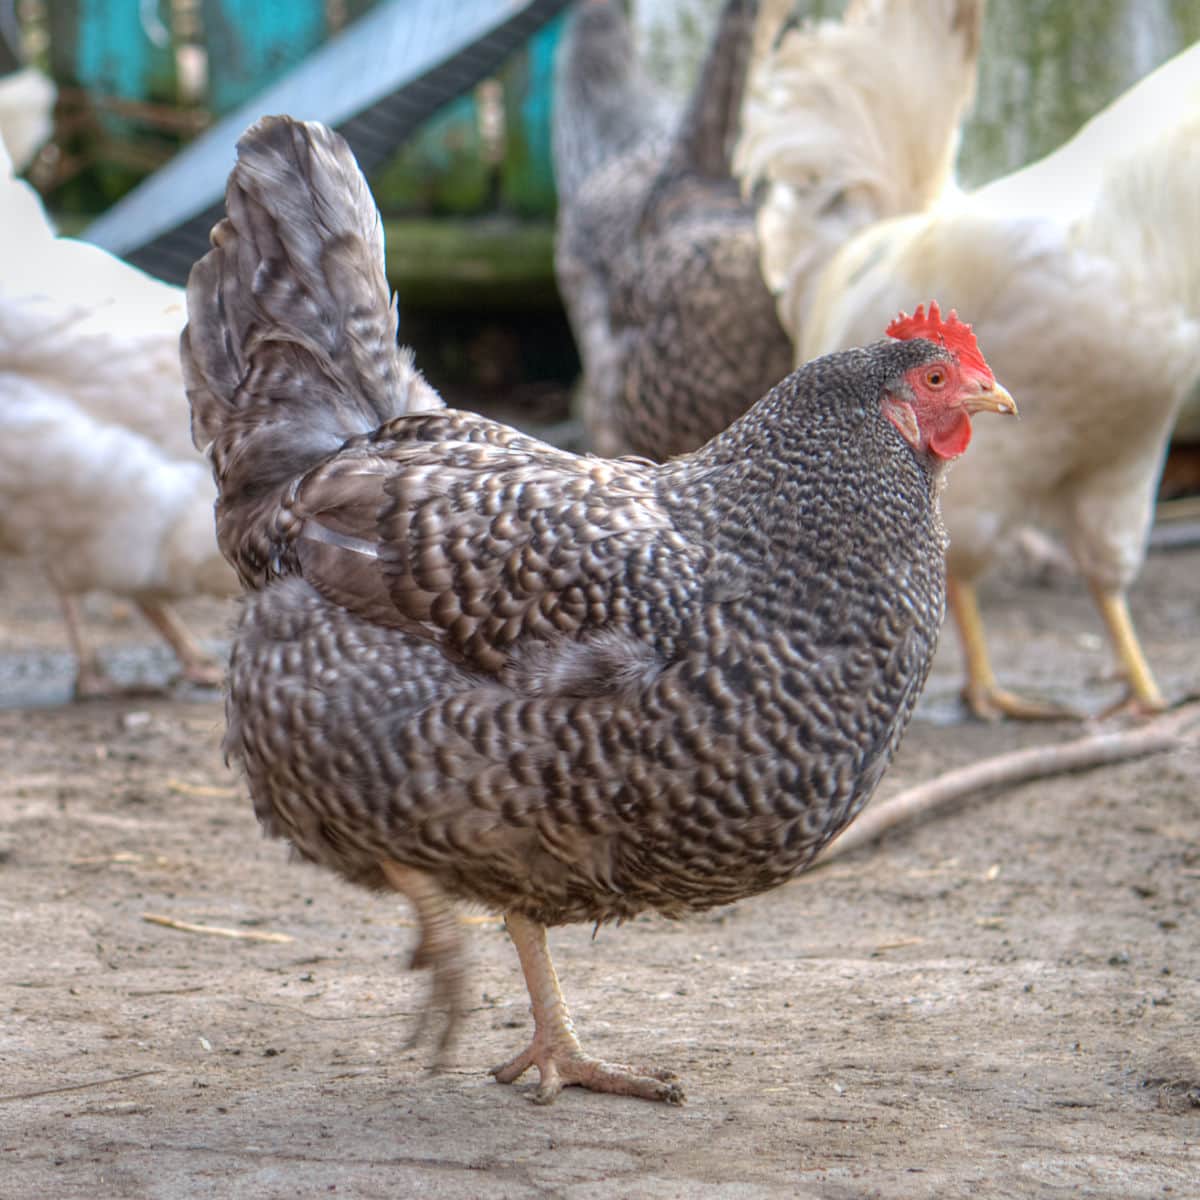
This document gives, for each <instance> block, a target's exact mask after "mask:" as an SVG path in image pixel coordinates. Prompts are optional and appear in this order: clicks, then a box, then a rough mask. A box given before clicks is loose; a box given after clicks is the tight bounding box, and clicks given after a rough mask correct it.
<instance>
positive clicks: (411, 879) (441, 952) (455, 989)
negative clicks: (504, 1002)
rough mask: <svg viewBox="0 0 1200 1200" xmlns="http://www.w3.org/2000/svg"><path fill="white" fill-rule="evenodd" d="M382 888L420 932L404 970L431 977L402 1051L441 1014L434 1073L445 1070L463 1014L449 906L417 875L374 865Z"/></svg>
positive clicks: (460, 954)
mask: <svg viewBox="0 0 1200 1200" xmlns="http://www.w3.org/2000/svg"><path fill="white" fill-rule="evenodd" d="M379 866H380V869H381V870H382V871H383V874H384V877H385V878H386V879H387V881H388V883H389V884H390V885H391V886H392V887H393V888H395V889H396V891H398V892H399V893H400V894H401V895H403V896H404V897H405V898H406V899H407V900H408V902H409V903H410V904H411V905H412V906H413V908H414V909H415V911H416V914H417V921H418V922H419V924H420V927H421V940H420V941H419V942H418V943H417V947H416V949H415V950H414V951H413V956H412V959H411V960H410V962H409V967H410V968H411V969H412V970H414V971H418V970H423V969H426V968H428V969H429V970H431V971H432V972H433V984H432V987H431V988H430V992H429V999H428V1001H427V1002H426V1004H425V1007H424V1008H423V1009H422V1010H421V1014H420V1016H419V1017H418V1018H417V1023H416V1026H415V1027H414V1029H413V1031H412V1034H411V1035H410V1036H409V1038H408V1041H407V1043H406V1046H407V1047H409V1048H411V1047H413V1046H415V1045H417V1044H418V1043H419V1042H420V1041H421V1039H422V1038H423V1037H424V1035H425V1031H426V1029H427V1028H428V1027H429V1022H430V1016H431V1014H432V1013H435V1012H443V1013H445V1024H444V1025H443V1026H442V1030H441V1033H440V1035H439V1036H438V1039H437V1044H436V1047H435V1055H434V1063H433V1066H434V1069H435V1070H437V1069H440V1068H441V1067H442V1066H444V1065H445V1063H446V1060H447V1058H448V1057H449V1054H450V1051H451V1049H452V1048H453V1045H454V1039H455V1037H456V1035H457V1033H458V1026H459V1023H460V1022H461V1020H462V1014H463V989H464V986H465V981H466V956H465V951H464V949H463V944H462V934H461V932H460V930H459V925H458V918H457V916H456V915H455V912H454V906H453V905H452V904H451V902H450V900H449V899H448V898H447V896H446V895H445V893H444V892H443V891H442V890H441V888H439V887H438V885H437V884H436V883H435V882H434V881H433V880H432V879H431V878H430V877H429V876H428V875H426V874H425V873H424V872H423V871H416V870H414V869H413V868H411V867H405V866H402V865H401V864H400V863H397V862H392V861H390V860H385V861H383V862H381V863H380V864H379Z"/></svg>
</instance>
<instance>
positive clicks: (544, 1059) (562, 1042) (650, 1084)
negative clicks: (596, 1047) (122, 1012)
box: [491, 913, 684, 1104]
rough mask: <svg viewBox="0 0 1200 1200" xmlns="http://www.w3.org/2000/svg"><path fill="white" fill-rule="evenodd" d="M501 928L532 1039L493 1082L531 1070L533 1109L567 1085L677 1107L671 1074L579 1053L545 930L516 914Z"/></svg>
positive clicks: (679, 1094) (678, 1090)
mask: <svg viewBox="0 0 1200 1200" xmlns="http://www.w3.org/2000/svg"><path fill="white" fill-rule="evenodd" d="M505 924H506V925H507V926H508V933H509V936H510V937H511V938H512V940H513V945H514V946H516V948H517V955H518V956H519V958H520V960H521V969H522V971H523V972H524V974H525V983H526V985H527V986H528V988H529V998H530V1001H531V1003H532V1006H533V1022H534V1035H533V1040H532V1041H531V1042H530V1043H529V1045H528V1046H527V1047H526V1048H525V1049H524V1050H523V1051H521V1053H520V1054H518V1055H516V1057H515V1058H511V1059H509V1061H508V1062H506V1063H502V1064H501V1065H500V1066H498V1067H493V1068H492V1071H491V1073H492V1075H494V1076H495V1078H496V1081H497V1082H498V1083H512V1082H514V1081H515V1080H516V1079H519V1078H520V1077H521V1076H522V1075H523V1074H524V1073H525V1072H526V1071H527V1070H528V1069H529V1068H530V1067H537V1069H538V1074H539V1076H540V1080H539V1083H538V1088H537V1090H536V1091H535V1092H534V1093H533V1097H532V1098H533V1100H534V1102H535V1103H536V1104H552V1103H553V1102H554V1101H555V1099H557V1097H558V1094H559V1092H561V1091H562V1089H563V1088H564V1087H570V1086H577V1087H584V1088H588V1089H589V1090H590V1091H593V1092H611V1093H613V1094H615V1095H618V1096H636V1097H638V1098H640V1099H642V1100H661V1101H663V1102H664V1103H666V1104H682V1103H683V1101H684V1094H683V1088H682V1087H681V1086H680V1085H679V1084H678V1083H677V1082H676V1081H675V1080H676V1076H675V1075H674V1074H673V1073H672V1072H670V1071H664V1070H659V1069H656V1068H653V1067H628V1066H622V1065H620V1064H617V1063H609V1062H604V1061H602V1060H601V1059H598V1058H593V1057H591V1055H588V1054H585V1053H584V1052H583V1048H582V1047H581V1046H580V1044H579V1039H578V1038H577V1037H576V1036H575V1029H574V1026H573V1025H572V1023H571V1015H570V1013H569V1012H568V1011H567V1005H566V1001H565V1000H564V999H563V994H562V989H561V987H560V986H559V982H558V975H557V974H556V972H555V970H554V964H553V962H551V960H550V948H549V946H548V945H547V943H546V929H545V926H543V925H540V924H538V923H537V922H536V921H531V920H530V919H529V918H528V917H524V916H521V915H520V914H519V913H509V914H508V915H507V916H506V917H505Z"/></svg>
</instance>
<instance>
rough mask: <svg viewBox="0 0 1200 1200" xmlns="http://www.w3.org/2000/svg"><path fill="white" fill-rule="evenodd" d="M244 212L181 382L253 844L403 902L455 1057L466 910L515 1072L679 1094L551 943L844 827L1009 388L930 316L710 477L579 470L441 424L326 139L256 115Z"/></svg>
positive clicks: (732, 436) (785, 391)
mask: <svg viewBox="0 0 1200 1200" xmlns="http://www.w3.org/2000/svg"><path fill="white" fill-rule="evenodd" d="M226 208H227V213H228V216H227V218H226V219H225V220H223V221H222V222H221V223H220V224H219V225H218V226H217V227H216V229H215V230H214V231H213V244H214V248H213V249H212V250H211V251H210V252H209V253H208V254H207V255H206V256H205V257H204V258H203V259H202V260H201V261H200V262H199V263H197V264H196V266H195V267H194V268H193V270H192V273H191V277H190V280H189V283H188V325H187V328H186V330H185V333H184V336H183V339H182V358H183V363H184V370H185V375H186V379H187V384H188V395H189V398H190V401H191V405H192V422H193V426H192V427H193V436H194V437H195V439H196V442H197V444H198V445H200V446H204V447H207V448H208V450H209V453H210V455H211V459H212V464H213V471H214V475H215V477H216V481H217V486H218V490H219V500H218V503H217V510H216V523H217V536H218V540H219V542H220V545H221V548H222V550H223V551H224V553H225V554H226V556H227V557H228V559H229V561H230V562H231V563H232V564H233V565H234V567H235V568H236V569H237V572H238V575H239V576H240V578H241V580H242V584H243V586H244V588H245V592H246V597H245V602H244V605H243V608H242V614H241V618H240V623H239V626H238V628H237V631H236V634H235V638H234V648H233V653H232V658H231V663H230V669H229V677H228V699H227V717H228V733H227V742H226V744H227V748H228V751H229V752H230V754H231V756H232V757H233V758H235V759H236V760H238V761H239V762H240V764H241V766H242V768H243V770H244V772H245V776H246V779H247V781H248V784H249V788H250V792H251V795H252V797H253V800H254V805H255V810H256V812H257V814H258V817H259V819H260V821H261V822H262V823H263V825H264V827H265V828H266V830H267V831H268V832H269V833H271V834H273V835H275V836H279V837H282V838H285V839H287V840H288V841H289V842H290V843H291V844H292V846H293V847H294V848H295V850H296V851H298V852H299V854H300V855H301V856H302V857H304V858H306V859H308V860H311V861H313V862H316V863H320V864H323V865H324V866H326V867H328V868H330V869H332V870H333V871H335V872H337V873H338V874H339V875H341V876H342V877H344V878H345V879H347V880H350V881H351V882H354V883H357V884H360V885H363V886H365V887H369V888H393V889H395V890H396V891H398V892H400V893H402V894H403V895H404V896H406V897H407V898H408V899H409V900H410V901H411V903H412V904H413V906H414V908H415V910H416V912H417V915H418V918H419V923H420V927H421V932H420V940H419V944H418V947H417V949H416V951H415V954H414V956H413V966H414V967H418V966H419V967H427V968H430V969H431V970H432V973H433V986H432V994H431V997H430V1003H429V1009H428V1010H427V1015H428V1013H429V1012H431V1011H437V1010H444V1011H445V1014H446V1015H445V1020H444V1024H443V1028H442V1031H441V1033H440V1036H439V1038H438V1053H439V1056H440V1057H444V1056H445V1054H446V1053H447V1051H448V1047H449V1046H450V1044H451V1038H452V1036H453V1034H454V1032H455V1030H456V1028H457V1026H458V1025H459V1023H460V1020H461V1017H462V1012H463V989H464V965H463V957H464V956H463V950H462V947H461V944H460V934H459V931H458V924H457V921H456V918H455V916H454V909H453V902H454V901H455V900H468V901H474V902H478V903H481V904H483V905H486V906H488V907H489V908H491V909H494V910H497V911H499V912H502V913H504V915H505V919H506V923H507V927H508V931H509V933H510V935H511V937H512V940H513V942H514V944H515V946H516V949H517V953H518V955H519V957H520V961H521V965H522V968H523V971H524V974H525V979H526V983H527V985H528V988H529V993H530V997H531V1000H532V1006H533V1018H534V1034H533V1039H532V1041H531V1043H530V1044H529V1046H528V1047H527V1048H526V1049H525V1050H524V1051H522V1052H521V1053H520V1054H518V1055H516V1056H515V1057H514V1058H513V1059H511V1060H510V1061H509V1062H507V1063H504V1064H503V1065H501V1066H499V1067H497V1068H495V1070H494V1071H493V1074H494V1075H495V1077H496V1078H497V1079H498V1080H499V1081H501V1082H504V1083H508V1082H511V1081H513V1080H515V1079H517V1078H518V1077H519V1076H520V1075H522V1074H523V1073H524V1072H525V1071H526V1070H527V1068H529V1067H531V1066H536V1067H537V1068H538V1071H539V1074H540V1086H539V1087H538V1088H537V1090H536V1092H535V1093H534V1098H535V1099H537V1100H538V1101H540V1102H543V1103H545V1102H549V1101H551V1100H553V1099H554V1098H555V1096H556V1095H557V1094H558V1093H559V1091H560V1090H561V1089H562V1088H563V1087H564V1086H566V1085H571V1084H573V1085H580V1086H584V1087H587V1088H592V1089H595V1090H599V1091H606V1092H615V1093H620V1094H625V1095H632V1096H640V1097H645V1098H650V1099H657V1100H663V1101H667V1102H673V1103H678V1102H680V1101H681V1100H682V1098H683V1092H682V1089H681V1087H680V1085H679V1084H678V1082H677V1081H676V1080H675V1079H674V1077H673V1076H671V1074H670V1073H669V1072H667V1071H664V1070H660V1069H657V1068H631V1067H627V1066H621V1065H617V1064H613V1063H606V1062H601V1061H599V1060H596V1059H594V1058H592V1057H589V1056H588V1055H586V1054H585V1053H584V1052H583V1050H582V1049H581V1046H580V1043H579V1041H578V1039H577V1038H576V1036H575V1033H574V1032H573V1029H572V1025H571V1021H570V1018H569V1016H568V1013H567V1008H566V1004H565V1002H564V1000H563V998H562V993H561V990H560V988H559V985H558V980H557V977H556V975H555V972H554V968H553V966H552V964H551V961H550V956H549V950H548V946H547V940H546V928H547V926H552V925H558V924H563V923H566V922H574V921H589V922H599V921H610V920H620V919H622V918H627V917H632V916H633V915H634V914H636V913H639V912H642V911H644V910H657V911H658V912H660V913H663V914H666V915H668V916H673V917H678V916H683V915H685V914H687V913H690V912H694V911H697V910H701V909H705V908H709V907H711V906H713V905H718V904H724V903H728V902H730V901H734V900H737V899H739V898H742V897H745V896H749V895H753V894H754V893H757V892H761V891H763V890H764V889H767V888H771V887H774V886H776V885H777V884H780V883H783V882H784V881H785V880H787V879H789V878H791V877H792V876H793V875H795V874H796V873H797V872H798V871H800V870H802V869H803V868H804V867H805V866H806V865H807V864H808V863H809V862H810V861H811V860H812V858H813V856H814V855H815V854H816V853H817V851H818V850H819V849H820V847H821V846H823V845H824V844H825V843H826V842H828V841H829V839H830V838H832V837H833V836H834V834H835V833H836V832H837V831H838V830H839V829H841V828H842V827H843V826H844V825H845V824H846V823H847V822H848V821H850V820H851V819H852V818H853V817H854V815H855V814H856V813H857V812H858V811H859V810H860V809H861V807H862V806H863V804H865V803H866V801H867V799H868V798H869V797H870V795H871V793H872V791H873V790H874V788H875V786H876V784H877V783H878V782H879V779H880V777H881V776H882V774H883V772H884V770H885V769H886V767H887V765H888V762H889V760H890V758H891V756H892V754H893V752H894V751H895V749H896V746H897V744H898V742H899V740H900V737H901V735H902V733H903V731H904V729H905V726H906V724H907V722H908V720H909V717H910V715H911V713H912V710H913V706H914V704H915V702H916V700H917V697H918V694H919V692H920V691H921V688H922V686H923V683H924V681H925V677H926V673H927V671H928V670H929V666H930V661H931V658H932V655H933V651H934V646H935V642H936V639H937V633H938V628H939V624H940V621H941V617H942V612H943V601H944V596H943V571H942V551H943V534H942V528H941V523H940V519H939V516H938V493H939V490H940V487H941V480H942V474H943V468H944V466H945V464H946V463H947V462H948V461H949V460H951V459H953V458H954V457H956V456H957V455H959V454H961V453H962V451H963V450H965V449H966V446H967V442H968V441H969V439H970V435H971V415H972V414H974V413H976V412H979V411H983V410H990V411H996V412H1011V411H1013V410H1014V406H1013V403H1012V400H1011V398H1010V397H1009V396H1008V394H1007V393H1006V392H1005V391H1004V390H1003V388H1001V387H1000V386H999V385H998V384H996V382H995V380H994V379H993V377H992V373H991V371H990V370H989V368H988V366H987V364H986V362H985V361H984V359H983V357H982V355H981V354H980V352H979V350H978V348H977V347H976V345H975V342H974V338H973V336H972V335H971V333H970V330H969V327H967V326H965V325H963V324H962V323H961V322H959V321H957V320H956V319H955V318H954V317H953V315H952V316H951V317H950V318H949V319H947V320H943V319H942V317H941V314H940V313H939V312H938V310H937V309H936V307H931V309H930V311H929V312H925V311H924V309H918V310H917V312H916V313H915V314H914V316H912V317H904V316H903V315H902V316H901V318H898V319H896V320H895V321H894V322H893V324H892V325H891V327H890V329H889V333H890V334H891V337H890V339H888V340H885V341H881V342H877V343H875V344H873V345H871V346H869V347H867V348H866V349H855V350H850V351H846V352H843V353H839V354H835V355H831V356H829V357H826V358H823V359H819V360H817V361H816V362H813V363H810V364H808V365H807V366H805V367H803V368H802V369H800V370H799V371H797V372H795V373H794V374H792V375H790V376H789V377H787V378H786V379H785V380H784V381H783V382H782V383H780V384H779V385H778V386H777V387H776V388H774V389H773V390H772V391H771V392H770V393H768V394H767V395H766V396H765V397H764V398H762V399H761V401H760V402H759V403H758V404H757V405H756V406H755V407H753V408H751V409H750V411H749V412H748V413H747V414H746V415H745V416H744V417H742V418H741V419H740V420H738V421H737V422H735V423H734V424H733V425H732V426H731V427H730V428H729V429H728V430H726V431H724V432H723V433H721V434H720V435H718V436H717V437H716V438H714V439H713V440H712V441H710V442H708V443H707V444H706V445H705V446H704V447H702V448H701V449H700V450H698V451H696V452H695V453H693V454H690V455H686V456H682V457H679V458H676V459H674V460H672V461H671V462H669V463H667V464H666V465H663V466H657V467H656V466H653V465H651V464H648V463H645V462H643V461H640V460H615V461H608V460H603V459H599V458H594V457H589V456H578V455H574V454H570V453H567V452H565V451H560V450H556V449H554V448H552V447H550V446H548V445H546V444H544V443H541V442H539V441H537V440H535V439H533V438H531V437H527V436H524V435H522V434H520V433H518V432H517V431H515V430H513V429H510V428H508V427H506V426H504V425H500V424H497V423H496V422H494V421H490V420H487V419H485V418H483V417H480V416H478V415H475V414H472V413H468V412H456V411H451V410H447V409H444V408H442V407H441V406H440V401H439V399H438V397H437V395H436V394H435V393H434V392H433V391H432V389H431V388H430V387H429V386H428V385H427V384H426V383H425V382H424V381H423V379H422V378H421V376H420V375H419V374H418V373H417V370H416V368H415V366H414V364H413V361H412V358H411V356H410V354H409V353H408V352H407V351H404V350H401V349H399V348H398V347H397V344H396V338H395V335H396V310H395V307H394V304H393V302H392V301H391V300H390V297H389V294H388V288H387V283H386V279H385V276H384V267H383V239H382V232H381V225H380V222H379V218H378V213H377V212H376V210H375V207H374V205H373V203H372V200H371V196H370V193H369V191H368V190H367V186H366V183H365V181H364V179H363V178H362V176H361V174H360V173H359V171H358V169H357V164H356V163H355V162H354V159H353V157H352V155H351V154H350V151H349V149H348V147H347V146H346V144H345V143H344V142H343V141H342V139H341V138H340V137H338V136H337V135H335V134H333V133H331V132H330V131H329V130H327V129H326V128H324V127H323V126H320V125H317V124H302V123H299V122H296V121H293V120H291V119H290V118H286V117H268V118H264V119H263V120H261V121H260V122H259V123H258V124H256V125H255V126H253V127H252V128H251V129H250V130H249V131H248V132H247V133H246V134H245V135H243V137H242V139H241V142H240V144H239V148H238V160H237V164H236V166H235V168H234V170H233V172H232V174H231V176H230V180H229V185H228V189H227V193H226Z"/></svg>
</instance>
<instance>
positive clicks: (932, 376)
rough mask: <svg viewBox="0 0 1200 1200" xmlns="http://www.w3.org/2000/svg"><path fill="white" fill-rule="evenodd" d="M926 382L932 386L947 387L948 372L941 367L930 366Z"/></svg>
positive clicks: (926, 373)
mask: <svg viewBox="0 0 1200 1200" xmlns="http://www.w3.org/2000/svg"><path fill="white" fill-rule="evenodd" d="M925 383H926V384H927V385H928V386H929V387H931V388H940V387H945V385H946V372H945V371H943V370H942V368H941V367H930V368H929V370H928V371H926V372H925Z"/></svg>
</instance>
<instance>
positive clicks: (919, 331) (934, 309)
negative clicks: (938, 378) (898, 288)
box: [886, 300, 993, 379]
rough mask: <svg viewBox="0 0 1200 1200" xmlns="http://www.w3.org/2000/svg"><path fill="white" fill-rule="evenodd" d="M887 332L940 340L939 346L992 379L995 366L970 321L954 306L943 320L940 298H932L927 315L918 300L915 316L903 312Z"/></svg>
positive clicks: (938, 341)
mask: <svg viewBox="0 0 1200 1200" xmlns="http://www.w3.org/2000/svg"><path fill="white" fill-rule="evenodd" d="M886 332H887V335H888V337H894V338H897V339H899V340H900V341H902V342H903V341H907V340H908V339H909V338H926V339H928V340H929V341H931V342H937V344H938V345H939V346H945V347H946V349H947V350H949V351H950V353H951V354H953V355H954V357H955V358H957V359H958V361H959V362H960V363H961V364H962V365H963V366H964V367H967V366H970V367H974V368H975V369H976V370H977V371H980V372H983V373H984V374H986V375H987V377H988V378H989V379H991V378H993V376H992V369H991V367H989V366H988V365H987V361H986V360H985V359H984V357H983V354H982V353H981V351H980V349H979V343H978V342H976V340H975V335H974V334H973V333H972V332H971V327H970V325H968V324H967V323H966V322H965V321H960V320H959V319H958V314H957V313H956V312H955V311H954V309H951V310H950V315H949V316H948V317H947V318H946V319H945V320H944V321H943V320H942V311H941V309H940V308H938V303H937V301H936V300H931V301H930V302H929V315H928V316H926V315H925V306H924V305H923V304H918V305H917V311H916V312H915V313H913V315H912V316H911V317H910V316H909V315H908V314H907V313H905V312H901V314H900V315H899V316H898V317H897V318H896V319H895V320H894V321H893V322H892V323H891V324H890V325H889V326H888V327H887V330H886Z"/></svg>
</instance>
